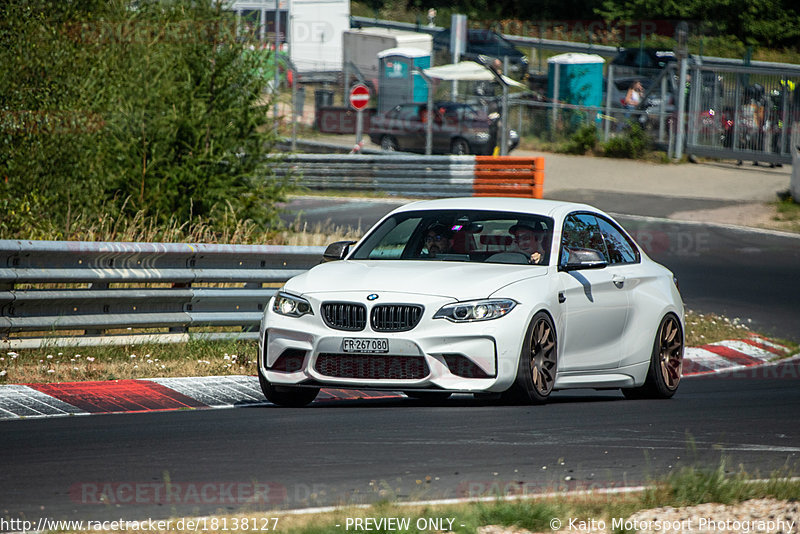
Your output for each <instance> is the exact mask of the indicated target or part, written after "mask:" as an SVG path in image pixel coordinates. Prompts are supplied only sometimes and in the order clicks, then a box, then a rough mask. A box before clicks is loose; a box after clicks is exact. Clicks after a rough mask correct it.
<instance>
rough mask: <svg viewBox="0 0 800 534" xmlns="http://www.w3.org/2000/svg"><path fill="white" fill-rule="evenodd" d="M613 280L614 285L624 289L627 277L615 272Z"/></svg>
mask: <svg viewBox="0 0 800 534" xmlns="http://www.w3.org/2000/svg"><path fill="white" fill-rule="evenodd" d="M611 281H612V282H614V285H615V286H617V289H622V288H623V287H624V286H625V277H624V276H619V275H618V274H615V275H614V276H613V277H612V278H611Z"/></svg>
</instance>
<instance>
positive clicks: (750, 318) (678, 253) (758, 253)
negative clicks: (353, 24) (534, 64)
mask: <svg viewBox="0 0 800 534" xmlns="http://www.w3.org/2000/svg"><path fill="white" fill-rule="evenodd" d="M558 200H567V201H574V202H588V203H591V204H593V205H595V206H597V207H599V208H600V209H603V210H605V211H608V212H610V213H613V214H620V213H624V214H630V215H616V218H617V220H619V222H620V223H622V224H623V225H624V226H625V228H626V229H627V230H628V231H629V232H631V233H632V234H633V235H634V237H636V239H637V241H638V242H639V244H640V245H641V246H642V247H643V248H644V249H645V251H646V252H647V253H648V254H649V255H650V256H651V257H652V258H653V259H654V260H656V261H657V262H659V263H661V264H663V265H665V266H666V267H667V268H669V269H671V270H672V271H673V272H674V273H675V275H676V276H677V277H678V281H679V284H680V289H681V295H682V296H683V299H684V302H685V303H686V305H687V307H689V309H691V310H694V311H698V312H703V313H718V314H723V315H725V316H727V317H730V318H731V319H733V318H739V319H741V320H742V321H744V322H745V323H747V324H748V325H749V326H750V327H751V328H753V329H755V330H757V331H759V332H762V333H765V334H769V335H772V336H777V337H780V338H783V339H790V340H793V341H800V310H798V303H799V302H800V300H799V298H800V276H798V272H799V271H798V266H800V236H797V235H795V236H791V235H788V234H787V235H781V234H780V233H776V232H761V231H752V230H748V229H738V228H734V227H727V226H720V225H709V224H702V223H686V222H678V221H671V220H667V219H664V218H663V217H665V216H666V215H667V214H670V213H674V212H676V211H681V210H693V209H698V210H699V209H709V208H718V207H722V206H730V205H735V204H736V203H735V202H734V203H732V202H728V201H715V200H704V199H694V200H693V199H680V198H669V197H661V196H649V195H635V194H618V193H600V192H586V193H581V192H577V191H572V192H564V193H562V194H561V196H560V197H559V198H558ZM407 202H408V200H400V199H397V200H392V199H389V200H377V199H342V198H324V197H298V198H295V199H293V200H292V201H291V202H290V203H289V204H288V205H287V206H286V208H287V212H286V214H285V215H284V220H286V221H287V222H290V221H296V220H298V218H299V220H300V221H301V224H302V223H303V222H307V223H308V224H310V225H312V226H313V225H317V224H320V225H323V226H330V225H336V226H342V227H347V226H350V227H353V228H361V229H362V231H366V230H367V229H368V228H369V227H370V226H371V225H372V224H374V223H375V222H376V221H377V220H378V219H380V218H381V217H382V216H383V215H385V214H386V213H388V212H389V211H391V210H392V209H394V208H395V207H397V206H400V205H402V204H404V203H407Z"/></svg>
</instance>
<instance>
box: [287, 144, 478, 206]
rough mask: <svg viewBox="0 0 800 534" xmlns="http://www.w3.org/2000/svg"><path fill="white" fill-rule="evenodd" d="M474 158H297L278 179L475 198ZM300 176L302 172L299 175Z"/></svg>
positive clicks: (322, 185)
mask: <svg viewBox="0 0 800 534" xmlns="http://www.w3.org/2000/svg"><path fill="white" fill-rule="evenodd" d="M474 169H475V156H416V155H400V154H391V155H355V154H353V155H349V154H295V155H292V156H287V157H286V158H284V159H283V160H282V162H281V163H280V164H279V165H276V166H275V167H274V171H275V175H276V176H281V175H284V174H286V173H294V175H296V174H297V173H299V174H300V175H301V177H300V178H299V180H298V182H297V183H298V184H299V185H301V186H304V187H308V188H309V189H348V190H356V191H371V192H385V193H389V194H394V195H404V196H415V197H416V196H420V197H436V196H441V197H446V196H472V193H473V179H474ZM298 171H299V172H298Z"/></svg>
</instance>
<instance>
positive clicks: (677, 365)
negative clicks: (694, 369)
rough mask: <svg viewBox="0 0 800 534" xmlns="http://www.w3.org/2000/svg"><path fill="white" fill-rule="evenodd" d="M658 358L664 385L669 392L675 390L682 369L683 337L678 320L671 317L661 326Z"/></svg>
mask: <svg viewBox="0 0 800 534" xmlns="http://www.w3.org/2000/svg"><path fill="white" fill-rule="evenodd" d="M658 356H659V361H660V363H661V378H662V380H664V385H665V386H666V387H667V388H668V389H670V390H675V389H677V387H678V384H679V383H680V381H681V370H682V369H683V336H681V327H680V325H679V324H678V320H677V319H676V318H675V317H673V316H668V317H667V318H666V319H665V320H664V322H663V323H662V324H661V332H660V333H659V352H658Z"/></svg>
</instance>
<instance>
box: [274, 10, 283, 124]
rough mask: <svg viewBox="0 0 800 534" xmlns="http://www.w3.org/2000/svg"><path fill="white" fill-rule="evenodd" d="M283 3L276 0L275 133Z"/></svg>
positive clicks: (279, 79)
mask: <svg viewBox="0 0 800 534" xmlns="http://www.w3.org/2000/svg"><path fill="white" fill-rule="evenodd" d="M280 7H281V3H280V0H275V25H274V27H275V78H274V83H275V87H273V97H274V98H273V103H274V105H273V107H272V119H273V125H272V126H273V130H274V132H275V135H278V96H279V95H280V91H278V87H279V86H280V81H281V78H280V74H279V73H278V56H279V52H280V49H281V45H280V33H281V12H280Z"/></svg>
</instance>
